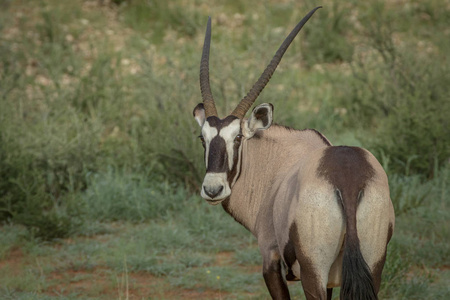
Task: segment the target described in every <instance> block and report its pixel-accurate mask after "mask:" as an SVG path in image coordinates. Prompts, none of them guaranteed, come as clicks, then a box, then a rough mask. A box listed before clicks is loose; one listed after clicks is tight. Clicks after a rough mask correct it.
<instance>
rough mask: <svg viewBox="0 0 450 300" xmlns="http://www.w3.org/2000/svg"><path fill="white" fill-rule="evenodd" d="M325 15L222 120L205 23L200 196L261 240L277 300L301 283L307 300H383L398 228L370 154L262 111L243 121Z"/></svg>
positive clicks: (198, 110) (269, 108)
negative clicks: (336, 292) (336, 298)
mask: <svg viewBox="0 0 450 300" xmlns="http://www.w3.org/2000/svg"><path fill="white" fill-rule="evenodd" d="M318 8H320V7H317V8H315V9H313V10H312V11H311V12H309V13H308V14H307V15H306V16H305V17H304V18H303V19H302V20H301V21H300V23H298V24H297V26H296V27H295V28H294V29H293V30H292V32H291V33H290V34H289V36H288V37H287V38H286V39H285V41H284V42H283V43H282V45H281V46H280V48H279V49H278V51H277V52H276V54H275V56H274V57H273V59H272V60H271V62H270V63H269V65H268V66H267V67H266V69H265V70H264V72H263V73H262V75H261V77H260V78H259V79H258V81H257V82H256V83H255V84H254V85H253V87H252V88H251V90H250V91H249V93H248V94H247V95H246V96H245V97H244V98H243V99H242V100H241V101H240V103H239V104H238V105H237V107H236V108H235V109H234V111H233V112H232V113H231V114H230V115H229V116H226V117H225V118H223V119H220V118H219V117H218V115H217V110H216V106H215V103H214V99H213V96H212V93H211V89H210V83H209V52H210V42H211V18H209V19H208V23H207V28H206V35H205V42H204V46H203V54H202V58H201V63H200V87H201V94H202V99H203V103H200V104H198V105H197V106H196V107H195V109H194V117H195V119H196V121H197V122H198V124H199V125H200V127H201V135H200V139H201V141H202V144H203V147H204V151H205V152H204V159H205V164H206V175H205V177H204V180H203V184H202V187H201V196H202V197H203V198H204V199H206V200H207V201H208V202H209V203H210V204H213V205H217V204H219V203H221V204H222V206H223V208H224V209H225V211H227V212H228V213H229V214H230V215H231V216H233V217H234V219H235V220H236V221H237V222H239V223H240V224H242V225H243V226H245V227H246V228H247V229H248V230H249V231H250V232H251V233H252V234H253V235H254V236H255V237H256V238H257V241H258V246H259V249H260V252H261V255H262V258H263V267H262V273H263V277H264V281H265V283H266V285H267V288H268V290H269V292H270V295H271V296H272V298H273V299H290V296H289V289H288V287H287V284H286V280H287V281H293V280H301V282H302V285H303V290H304V293H305V295H306V298H307V299H331V296H332V289H333V287H338V286H340V287H341V291H340V298H341V299H351V300H363V299H377V294H378V291H379V289H380V282H381V272H382V270H383V266H384V263H385V260H386V248H387V244H388V242H389V240H390V239H391V236H392V233H393V231H394V222H395V217H394V208H393V205H392V202H391V199H390V196H389V186H388V179H387V175H386V173H385V172H384V170H383V168H382V167H381V165H380V163H379V162H378V161H377V160H376V158H375V157H374V156H373V155H372V154H371V153H370V152H369V151H367V150H365V149H362V148H358V147H347V146H332V145H331V143H330V142H329V141H328V139H327V138H326V137H325V136H324V135H322V134H321V133H319V132H318V131H316V130H312V129H305V130H295V129H291V128H288V127H285V126H280V125H276V124H272V116H273V105H272V104H267V103H264V104H260V105H258V106H256V107H255V108H254V109H253V111H252V113H251V115H250V116H249V118H248V119H247V118H244V117H245V114H246V113H247V111H248V110H249V108H250V107H251V106H252V104H253V103H254V102H255V100H256V98H257V97H258V95H259V94H260V92H261V91H262V90H263V88H264V87H265V86H266V84H267V83H268V81H269V80H270V77H271V76H272V74H273V73H274V71H275V69H276V67H277V66H278V64H279V62H280V60H281V58H282V56H283V55H284V53H285V52H286V49H287V48H288V47H289V45H290V44H291V42H292V40H293V39H294V38H295V36H296V35H297V34H298V32H299V31H300V29H301V28H302V27H303V25H304V24H305V23H306V22H307V21H308V20H309V18H310V17H311V16H312V15H313V14H314V12H315V11H316V10H317V9H318Z"/></svg>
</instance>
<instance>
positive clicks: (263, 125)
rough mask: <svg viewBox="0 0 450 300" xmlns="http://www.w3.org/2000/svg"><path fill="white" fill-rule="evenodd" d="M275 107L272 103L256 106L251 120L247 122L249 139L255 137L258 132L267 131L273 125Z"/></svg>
mask: <svg viewBox="0 0 450 300" xmlns="http://www.w3.org/2000/svg"><path fill="white" fill-rule="evenodd" d="M272 116H273V105H272V104H270V103H263V104H260V105H258V106H256V107H255V108H254V109H253V111H252V114H251V115H250V118H249V119H248V121H247V129H248V131H249V132H248V134H249V137H250V136H253V135H254V134H255V133H256V131H258V130H266V129H267V128H269V127H270V125H272V120H273V118H272Z"/></svg>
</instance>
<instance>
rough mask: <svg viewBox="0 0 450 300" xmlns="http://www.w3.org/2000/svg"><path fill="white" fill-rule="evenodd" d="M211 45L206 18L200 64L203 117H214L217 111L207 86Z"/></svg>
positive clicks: (209, 22)
mask: <svg viewBox="0 0 450 300" xmlns="http://www.w3.org/2000/svg"><path fill="white" fill-rule="evenodd" d="M210 44H211V17H209V18H208V25H207V26H206V34H205V42H204V44H203V54H202V60H201V62H200V90H201V91H202V98H203V105H204V107H205V115H206V117H209V116H216V117H217V110H216V105H215V104H214V99H213V95H212V93H211V87H210V85H209V48H210Z"/></svg>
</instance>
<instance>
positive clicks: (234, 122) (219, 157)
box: [194, 104, 273, 204]
mask: <svg viewBox="0 0 450 300" xmlns="http://www.w3.org/2000/svg"><path fill="white" fill-rule="evenodd" d="M255 111H256V112H255ZM272 111H273V106H272V105H271V104H262V105H259V106H258V107H256V108H255V110H253V112H252V116H251V117H250V119H249V120H244V121H243V120H241V119H239V118H237V117H235V116H233V115H230V116H227V117H226V118H224V119H219V118H218V117H215V116H210V117H208V118H206V117H205V111H204V109H203V105H202V104H199V105H197V107H196V108H195V109H194V117H195V119H196V121H197V122H198V124H199V125H200V127H201V135H200V139H201V141H202V144H203V147H204V149H205V165H206V175H205V178H204V180H203V184H202V188H201V196H202V197H203V198H204V199H206V200H207V201H208V202H209V203H211V204H219V203H220V202H222V201H223V200H225V199H226V198H227V197H229V196H230V195H231V188H232V187H233V185H234V184H235V183H236V181H237V180H238V178H239V175H240V173H241V164H242V159H241V158H242V147H243V144H244V142H245V140H247V139H250V138H251V137H253V135H254V134H255V132H256V131H257V130H263V129H267V128H269V127H270V125H271V123H272ZM256 118H257V119H256Z"/></svg>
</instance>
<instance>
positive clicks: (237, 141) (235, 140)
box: [234, 134, 242, 143]
mask: <svg viewBox="0 0 450 300" xmlns="http://www.w3.org/2000/svg"><path fill="white" fill-rule="evenodd" d="M241 140H242V134H238V135H237V136H236V137H235V138H234V142H235V143H240V142H241Z"/></svg>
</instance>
